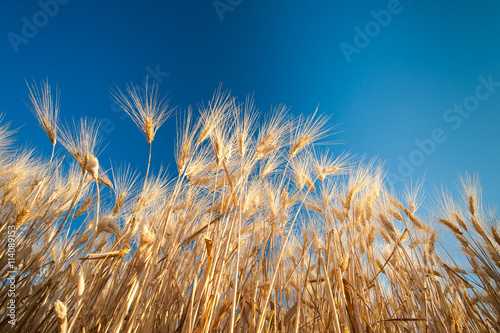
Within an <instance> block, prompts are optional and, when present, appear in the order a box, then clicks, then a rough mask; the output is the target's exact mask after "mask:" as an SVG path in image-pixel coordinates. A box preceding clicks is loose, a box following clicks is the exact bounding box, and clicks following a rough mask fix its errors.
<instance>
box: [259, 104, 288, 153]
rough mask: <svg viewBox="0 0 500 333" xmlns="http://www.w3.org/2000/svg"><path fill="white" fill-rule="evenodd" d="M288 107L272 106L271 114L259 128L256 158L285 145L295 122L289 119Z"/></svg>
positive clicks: (281, 105)
mask: <svg viewBox="0 0 500 333" xmlns="http://www.w3.org/2000/svg"><path fill="white" fill-rule="evenodd" d="M288 110H289V109H288V107H287V106H285V105H283V104H280V105H278V106H276V107H273V108H271V116H269V119H268V120H267V121H266V123H265V124H264V126H262V127H260V128H259V133H258V137H257V146H256V148H255V157H254V159H256V160H260V159H262V158H264V157H265V156H266V155H267V154H269V153H270V152H272V151H273V150H275V149H281V148H282V147H283V146H284V145H285V139H286V135H288V134H289V130H290V128H291V127H292V126H294V125H295V124H294V123H293V122H290V121H289V120H288V119H287V114H288Z"/></svg>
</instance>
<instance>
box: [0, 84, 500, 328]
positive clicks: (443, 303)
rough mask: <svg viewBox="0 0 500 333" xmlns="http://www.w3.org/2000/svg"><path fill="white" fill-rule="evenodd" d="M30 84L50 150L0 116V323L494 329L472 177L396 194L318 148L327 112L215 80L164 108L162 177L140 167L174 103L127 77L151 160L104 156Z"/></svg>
mask: <svg viewBox="0 0 500 333" xmlns="http://www.w3.org/2000/svg"><path fill="white" fill-rule="evenodd" d="M28 87H29V91H28V96H29V101H28V106H29V108H30V109H31V110H32V111H33V114H34V116H35V117H36V118H37V120H38V121H39V124H40V126H41V128H42V129H43V130H44V131H45V133H46V134H47V137H48V138H49V140H50V142H51V143H52V148H53V149H52V154H51V156H50V157H49V156H41V155H40V154H38V153H37V150H36V149H35V148H15V142H14V139H13V135H14V134H15V130H13V129H11V128H10V126H9V124H8V122H6V121H5V115H4V116H3V117H2V119H1V122H0V200H1V210H0V216H1V219H0V221H1V225H0V237H1V240H2V248H1V250H0V251H1V256H0V257H1V259H0V260H1V266H0V267H1V269H2V287H1V289H0V300H1V309H2V310H1V312H0V313H1V316H0V331H1V332H7V331H9V332H11V331H12V332H62V333H66V332H179V333H180V332H196V333H201V332H357V333H361V332H415V331H416V332H499V331H500V320H499V318H500V298H499V296H498V295H499V290H500V270H499V268H500V235H499V230H498V215H497V213H496V212H495V211H494V210H491V209H487V208H485V206H484V205H483V203H482V201H481V189H480V185H479V182H478V178H477V177H475V176H474V177H470V176H467V175H466V176H464V177H461V178H460V180H459V184H460V186H461V196H460V197H457V196H456V195H453V194H452V193H451V192H449V191H446V190H445V191H443V193H442V194H441V195H440V197H439V198H438V199H436V200H435V201H432V202H430V203H429V204H426V203H425V202H424V196H423V194H422V188H421V186H419V184H417V185H416V186H409V187H408V189H407V190H406V192H404V193H402V194H398V195H396V193H395V192H394V191H393V190H391V188H390V186H389V185H388V183H387V181H386V179H385V171H384V169H383V167H382V166H381V164H380V163H378V162H377V161H375V160H370V159H366V158H361V157H356V156H351V155H349V154H346V153H341V154H333V153H331V152H329V151H328V150H327V149H324V147H319V146H318V145H317V144H318V143H320V142H321V141H322V140H323V139H325V138H327V137H329V136H330V135H332V134H333V132H332V128H331V127H329V125H328V124H329V122H330V119H329V118H328V117H325V116H322V115H320V114H319V113H318V112H314V113H313V114H311V115H309V116H299V117H292V113H291V112H290V111H289V110H288V108H287V107H286V106H284V105H278V106H276V107H274V108H272V109H271V111H269V112H267V113H264V115H263V116H264V117H263V118H264V120H262V121H261V120H260V119H261V117H260V116H259V112H258V110H257V108H256V106H255V105H254V102H253V99H252V98H251V97H247V98H245V99H243V100H239V99H237V98H235V97H233V96H232V95H231V94H230V93H229V92H227V91H223V90H222V89H220V88H219V89H217V90H216V92H215V93H214V96H213V98H212V99H211V100H210V101H209V102H207V103H204V104H200V105H199V106H198V107H197V110H196V111H193V110H192V109H191V108H188V109H187V110H185V111H183V112H178V113H177V116H176V117H177V119H178V130H177V141H176V146H175V149H176V153H175V160H176V166H177V170H176V174H175V175H174V176H167V174H166V172H164V171H162V170H160V171H159V172H156V173H155V172H154V171H151V172H150V161H151V155H152V154H154V153H155V149H154V147H155V145H161V144H162V143H158V142H156V141H155V140H154V139H155V134H156V132H157V131H158V130H161V125H162V124H163V123H164V122H165V121H174V120H173V119H172V118H173V114H174V112H173V109H172V108H171V106H169V104H168V101H166V100H164V99H161V98H160V97H159V96H158V91H157V89H155V88H154V87H153V88H152V89H149V90H146V92H145V94H143V93H141V92H139V90H138V89H137V87H134V86H128V87H127V88H126V89H125V90H123V91H122V90H119V89H116V90H114V91H113V92H112V96H113V98H114V99H115V100H116V101H117V102H118V104H119V105H120V106H121V107H122V108H123V109H124V110H125V111H126V112H127V114H128V115H129V116H130V118H131V119H132V121H133V122H134V123H135V124H136V125H137V127H138V129H139V130H140V131H141V132H143V134H144V137H145V139H146V141H147V143H148V144H149V154H148V151H145V152H144V155H142V156H139V157H138V158H144V159H146V158H148V160H149V162H148V167H147V169H146V170H140V171H141V173H142V174H144V176H141V174H140V173H139V171H134V170H132V168H131V167H130V166H128V165H125V164H123V163H120V162H119V161H118V162H116V163H115V162H113V163H112V165H111V168H110V169H106V171H104V169H103V168H102V166H101V163H100V162H101V161H100V159H99V157H100V153H101V152H102V147H103V145H104V144H105V142H104V141H103V139H102V138H101V136H100V132H99V122H97V121H95V120H91V119H81V120H75V121H73V122H72V123H69V124H68V123H67V122H64V121H61V119H60V112H59V102H58V99H59V93H58V91H57V89H53V88H51V86H50V85H49V84H48V82H46V81H44V82H41V83H40V84H36V83H33V84H28ZM168 118H171V119H168ZM153 143H154V145H153ZM165 158H169V157H165ZM427 207H431V208H427ZM7 244H9V245H8V246H7ZM11 244H15V246H11ZM12 272H14V273H12ZM11 303H12V304H15V310H13V311H9V310H8V309H9V308H8V307H9V304H11ZM11 308H12V307H11Z"/></svg>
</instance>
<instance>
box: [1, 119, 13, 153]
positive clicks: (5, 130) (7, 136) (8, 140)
mask: <svg viewBox="0 0 500 333" xmlns="http://www.w3.org/2000/svg"><path fill="white" fill-rule="evenodd" d="M4 118H5V114H4V113H0V154H1V153H2V152H3V151H5V150H6V149H7V148H8V147H10V146H11V145H12V141H13V140H12V135H13V134H14V133H15V131H14V130H10V129H9V127H10V123H5V124H4V123H3V121H4Z"/></svg>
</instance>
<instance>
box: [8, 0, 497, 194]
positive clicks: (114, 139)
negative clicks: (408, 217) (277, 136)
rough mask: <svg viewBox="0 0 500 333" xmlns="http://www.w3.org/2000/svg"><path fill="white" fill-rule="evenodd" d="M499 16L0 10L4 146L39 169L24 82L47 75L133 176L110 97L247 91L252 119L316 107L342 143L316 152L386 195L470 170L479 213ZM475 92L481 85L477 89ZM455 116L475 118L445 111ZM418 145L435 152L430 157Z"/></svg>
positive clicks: (445, 4)
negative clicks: (477, 185) (127, 92)
mask: <svg viewBox="0 0 500 333" xmlns="http://www.w3.org/2000/svg"><path fill="white" fill-rule="evenodd" d="M44 8H45V9H44ZM388 9H389V10H390V11H388ZM381 11H382V12H381ZM47 12H49V13H47ZM391 12H392V13H391ZM377 13H378V14H377ZM387 13H390V20H389V18H388V16H387V15H385V16H384V14H387ZM377 15H378V16H379V19H380V20H383V19H385V22H383V24H380V23H376V21H375V16H377ZM499 17H500V2H498V1H480V0H478V1H457V0H454V1H426V0H413V1H410V0H401V1H400V2H397V1H393V0H391V1H386V0H384V1H378V0H377V1H373V0H372V1H354V0H353V1H350V2H346V1H342V2H340V1H335V2H334V1H326V0H325V1H310V2H306V1H287V2H286V4H285V2H277V1H273V2H271V1H257V0H251V1H250V0H220V1H190V0H184V1H179V0H174V1H166V0H163V1H152V0H147V1H127V0H124V1H102V0H101V1H93V0H89V1H81V0H80V1H78V0H70V1H68V0H64V1H63V0H60V1H59V2H56V1H55V0H42V1H41V2H37V1H15V2H14V1H12V2H5V1H4V2H2V4H1V5H0V29H1V37H0V56H1V60H2V61H0V74H1V79H0V112H4V113H5V120H7V121H11V122H12V125H13V127H14V128H19V127H20V129H19V132H18V133H17V135H16V137H17V139H18V141H17V143H18V145H22V144H26V143H28V144H30V145H32V146H36V147H38V148H40V150H43V153H44V154H45V155H46V156H50V149H51V144H50V142H49V140H48V139H47V137H46V136H45V134H44V133H43V131H42V130H41V129H40V128H39V127H38V126H37V122H36V120H35V118H34V117H33V116H32V115H31V113H30V112H29V110H28V109H27V107H26V106H25V101H27V100H28V89H27V87H26V84H25V82H24V79H25V78H26V79H28V80H30V81H31V80H33V79H35V80H37V81H39V80H41V79H45V78H47V77H48V78H49V82H50V83H51V84H52V85H58V87H59V88H60V90H61V117H62V118H66V119H68V120H71V118H72V117H82V116H88V117H95V118H98V119H101V120H102V121H103V132H106V133H103V134H105V138H104V142H105V143H106V148H105V149H104V151H103V152H102V154H101V156H100V160H101V164H102V166H103V167H104V169H107V168H109V166H110V163H109V160H110V159H111V160H113V161H116V162H120V161H126V162H129V163H131V165H132V167H138V168H139V169H140V170H145V166H146V164H147V153H148V145H147V143H146V140H145V139H144V137H143V135H142V134H141V132H140V131H139V130H138V129H137V128H136V127H135V125H134V124H133V123H132V121H131V120H130V119H129V118H128V117H126V116H124V112H123V111H120V110H119V109H117V108H116V106H115V105H113V104H112V100H111V98H110V94H109V91H110V89H111V88H114V87H116V86H118V87H119V88H121V89H123V88H125V85H126V84H127V83H130V82H132V83H135V84H142V82H143V80H144V78H145V77H146V75H148V74H149V76H150V79H149V80H150V82H151V81H155V80H156V82H157V83H159V90H160V93H161V94H167V93H168V96H170V102H171V104H172V105H173V106H177V107H178V111H179V112H180V113H182V112H183V111H185V110H186V109H187V106H188V105H196V104H197V103H200V102H202V101H207V100H209V99H210V98H211V96H212V94H213V92H214V90H215V89H216V88H217V86H218V85H219V83H223V87H224V88H227V89H230V90H231V91H232V93H233V95H235V96H238V97H240V98H244V97H245V96H246V95H247V94H248V93H254V96H255V102H256V105H257V106H258V107H259V109H260V110H261V111H262V112H268V111H269V109H270V106H271V105H273V104H278V103H285V104H287V105H288V106H290V107H291V111H292V113H293V114H294V115H299V114H300V113H303V114H309V113H311V112H313V111H314V110H315V109H316V107H317V106H318V105H319V111H320V112H321V113H324V114H329V115H331V125H338V127H337V129H338V130H340V131H341V132H340V133H338V134H336V135H335V136H334V137H332V138H330V140H331V141H336V142H343V144H342V145H335V146H332V147H331V150H332V151H333V152H335V153H340V152H342V151H343V150H346V151H350V152H351V153H353V154H357V155H358V156H360V155H363V154H366V156H368V157H378V158H380V159H381V160H382V161H385V163H386V167H387V169H388V171H389V175H390V179H392V181H393V183H394V186H395V187H396V189H401V186H402V182H401V180H407V181H408V180H410V179H413V181H415V180H418V179H421V178H423V177H424V176H425V189H426V192H427V194H428V195H427V196H428V197H432V196H431V194H432V192H433V189H434V188H435V187H438V188H440V187H441V185H443V186H448V187H450V188H454V186H455V185H454V184H456V182H457V180H458V175H459V174H460V173H462V174H463V173H465V172H469V173H474V172H478V173H479V175H480V177H481V182H482V186H483V194H484V201H485V202H489V203H491V204H495V203H498V202H500V193H499V191H498V189H499V188H500V177H499V175H498V168H499V165H500V157H499V153H498V152H499V149H498V145H499V144H500V131H499V130H498V129H499V121H500V37H499V34H498V33H499V31H500V20H499ZM35 24H36V25H35ZM30 28H31V29H30ZM33 28H34V29H33ZM367 29H368V31H367ZM359 31H361V33H360V32H359ZM367 33H368V35H367ZM343 49H344V51H343ZM345 50H350V51H345ZM353 50H355V52H354V51H353ZM346 52H347V53H349V52H351V53H350V54H346ZM346 55H347V56H346ZM153 74H154V75H153ZM480 77H482V79H480ZM485 81H493V83H490V84H489V85H488V87H484V86H483V87H480V88H477V87H478V85H480V84H482V82H485ZM496 82H498V83H496ZM477 89H479V90H477ZM488 89H489V90H488ZM477 91H479V94H480V97H481V98H482V100H479V99H477V97H475V96H476V94H478V92H477ZM485 95H488V96H487V97H485ZM474 101H479V103H478V105H473V103H474ZM464 102H465V103H472V104H470V105H472V106H470V108H473V109H474V108H475V109H476V110H475V111H471V112H465V113H463V115H460V114H459V113H453V111H447V110H449V109H450V108H452V109H453V107H454V105H455V104H456V105H459V104H463V103H464ZM466 116H467V117H466ZM452 117H453V118H452ZM21 126H22V127H21ZM175 131H176V120H175V118H171V119H169V120H167V122H166V123H165V124H164V125H163V127H162V128H160V130H159V131H158V133H157V135H156V138H155V141H154V143H153V156H152V165H153V167H154V169H155V170H158V169H159V167H160V165H162V164H163V165H164V166H168V167H169V171H170V173H171V174H172V175H173V174H174V173H175V162H174V158H173V157H174V145H175V139H176V135H175ZM433 132H434V133H438V134H439V135H435V138H434V139H435V141H436V137H437V141H439V142H435V143H434V144H433V145H434V148H433V149H431V146H432V145H430V144H429V140H430V139H432V138H433V134H432V133H433ZM416 140H417V141H418V142H424V143H426V144H427V145H426V147H427V148H428V149H430V151H427V153H428V154H425V152H422V149H421V148H419V146H418V145H417V143H416ZM419 151H420V152H419ZM403 160H405V161H407V163H413V165H411V168H410V170H408V165H407V166H406V167H407V168H406V169H404V168H403V164H406V162H402V161H403ZM411 161H413V162H411ZM416 164H418V165H416ZM403 169H404V170H403ZM412 169H413V170H412ZM143 173H144V172H143Z"/></svg>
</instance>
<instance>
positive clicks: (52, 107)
mask: <svg viewBox="0 0 500 333" xmlns="http://www.w3.org/2000/svg"><path fill="white" fill-rule="evenodd" d="M26 85H27V86H28V89H29V92H30V95H29V99H30V102H31V105H30V110H31V111H32V112H33V114H34V115H35V117H36V119H37V120H38V122H39V124H40V126H41V127H42V128H43V130H44V131H45V133H46V134H47V136H48V137H49V139H50V142H51V143H52V144H53V145H55V144H56V142H57V119H58V117H59V90H58V89H57V88H56V89H55V93H54V94H52V88H51V86H50V85H49V81H48V79H46V80H45V81H42V82H41V84H40V87H38V86H37V85H36V83H35V82H34V83H33V84H31V85H30V84H29V83H28V82H27V81H26Z"/></svg>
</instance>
